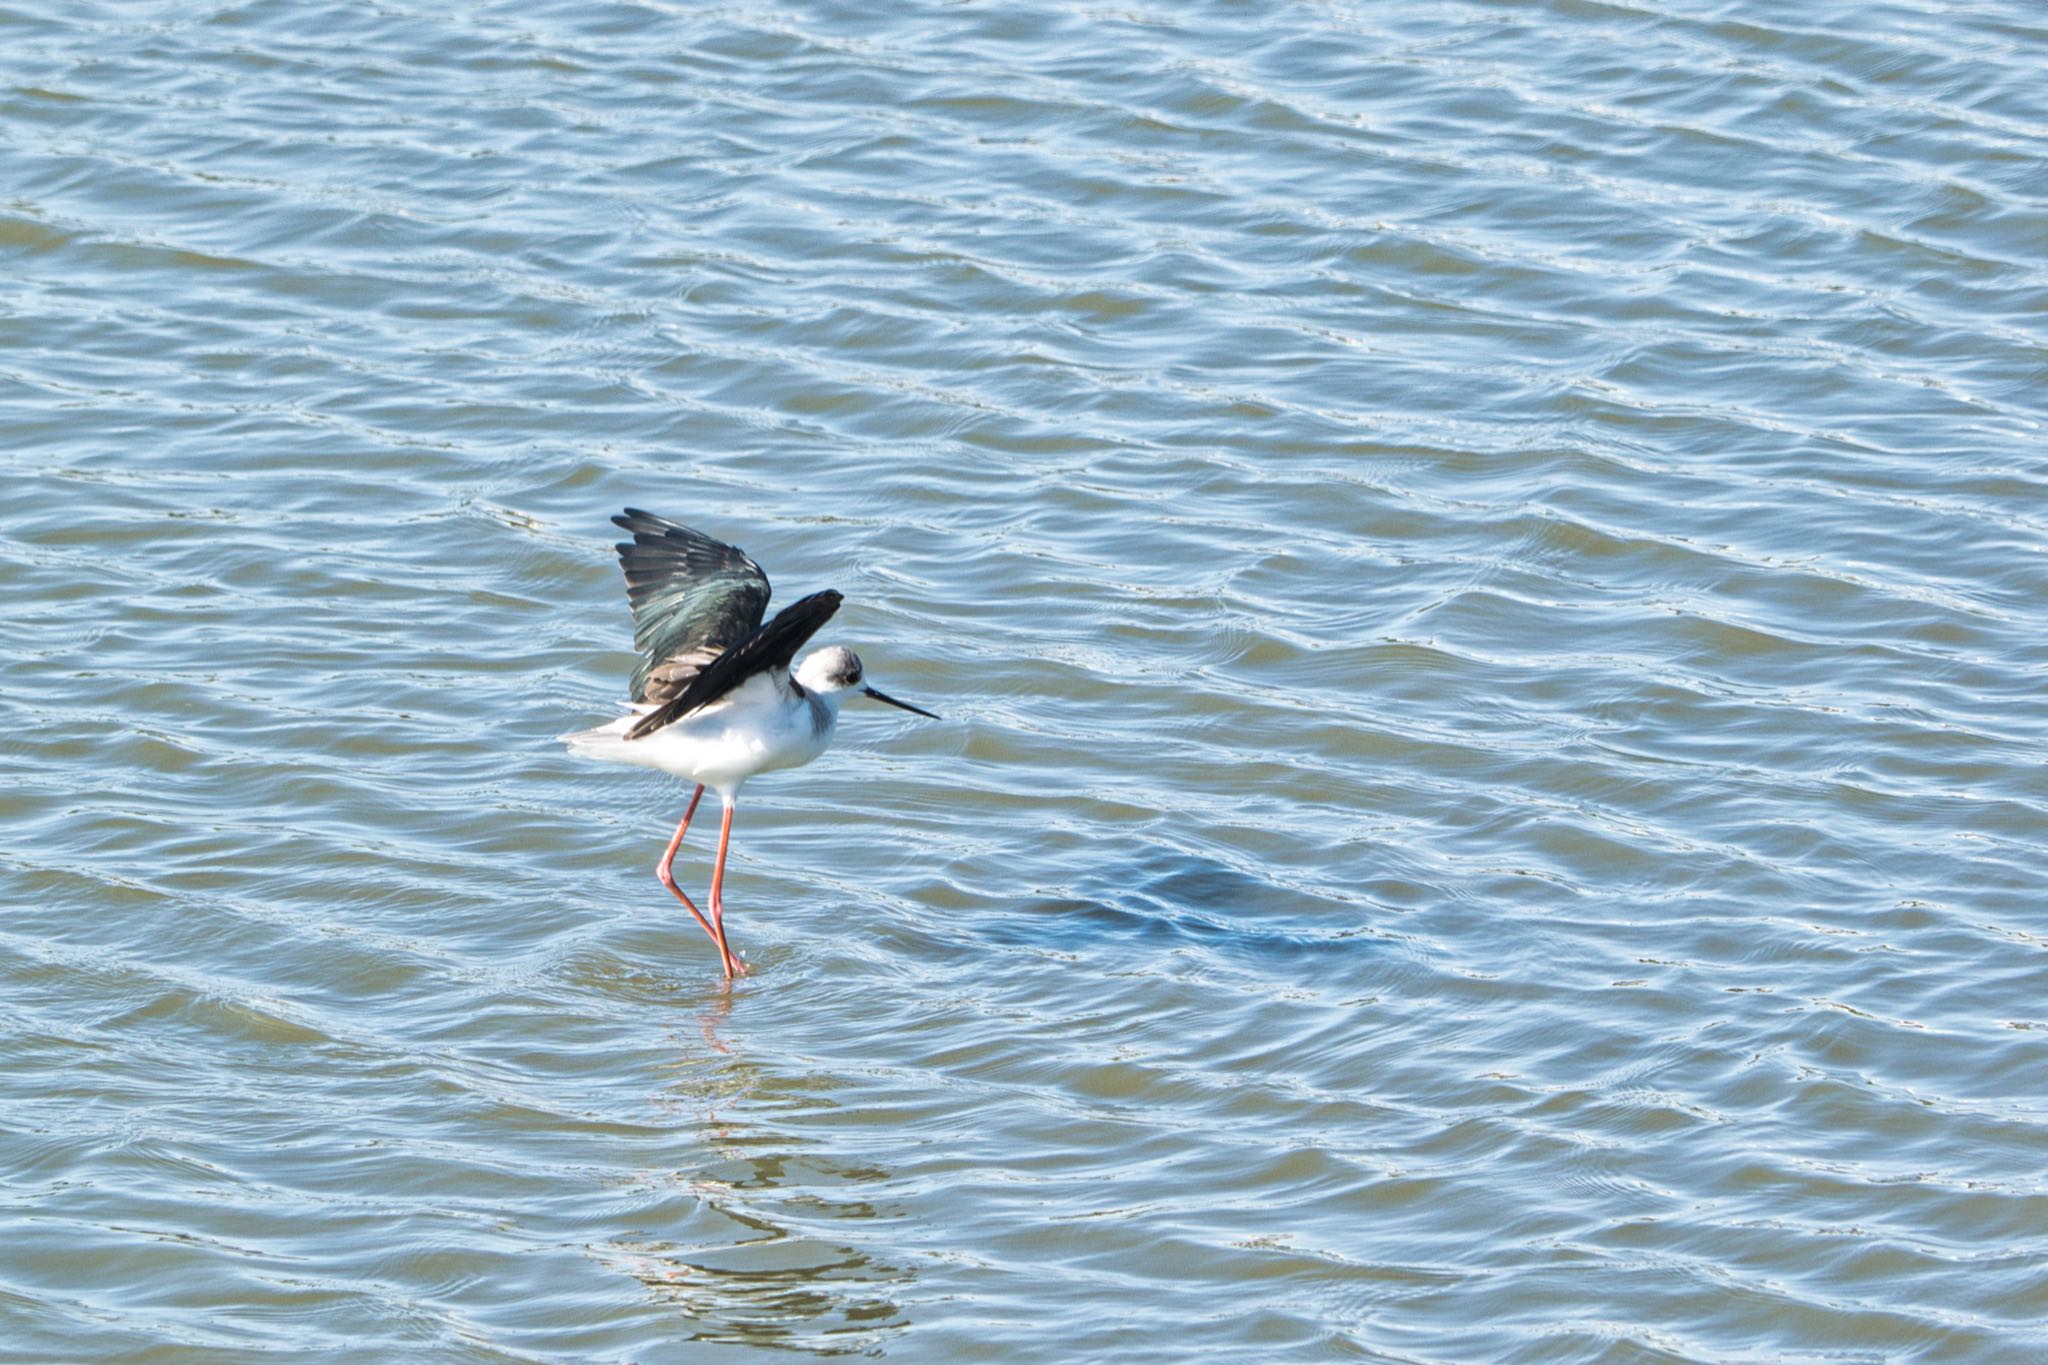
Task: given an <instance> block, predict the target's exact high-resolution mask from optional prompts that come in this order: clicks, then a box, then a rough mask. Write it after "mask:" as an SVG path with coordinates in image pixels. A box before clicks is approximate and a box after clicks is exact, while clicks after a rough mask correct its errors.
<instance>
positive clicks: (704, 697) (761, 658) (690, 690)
mask: <svg viewBox="0 0 2048 1365" xmlns="http://www.w3.org/2000/svg"><path fill="white" fill-rule="evenodd" d="M838 610H839V594H838V593H836V592H834V591H833V590H832V589H830V588H827V589H825V591H823V592H814V593H812V594H811V595H810V596H809V597H805V598H802V599H800V600H798V601H795V602H792V603H790V604H789V605H788V606H786V607H784V608H783V609H782V610H781V611H778V612H776V613H775V619H774V620H773V621H770V622H769V623H768V624H767V625H765V626H763V627H761V628H760V629H759V630H757V631H755V632H754V633H753V634H752V635H749V636H748V637H747V638H746V639H744V640H742V641H740V642H739V643H738V644H736V645H734V646H733V647H732V648H731V649H728V650H726V651H725V652H724V653H723V654H720V655H719V656H718V657H717V658H715V659H713V660H711V662H709V663H707V664H706V665H704V667H703V668H702V669H701V670H699V671H698V673H697V675H696V676H695V677H694V678H692V679H690V685H689V686H688V687H686V688H684V689H683V690H682V692H681V693H679V694H678V695H677V696H675V697H674V698H673V699H671V700H669V701H667V702H665V703H663V704H662V705H661V706H660V707H658V708H657V709H655V710H653V711H650V712H648V713H647V714H646V715H644V716H642V717H641V718H640V719H639V721H638V722H637V723H636V724H635V725H634V726H633V728H632V729H630V730H628V731H627V732H626V738H627V739H640V738H642V737H643V736H646V735H651V734H653V733H654V732H655V731H656V730H659V729H660V728H661V727H662V726H664V725H670V724H673V723H674V722H676V721H679V720H681V719H682V718H683V717H684V716H687V715H689V714H690V713H691V712H693V711H699V710H702V709H703V708H704V707H706V706H709V705H711V703H713V702H715V701H717V700H718V699H719V698H720V697H722V696H724V695H725V694H726V693H728V692H730V691H732V690H733V689H734V688H735V687H738V686H739V685H740V684H741V683H743V682H745V681H746V680H747V679H749V678H751V677H753V676H754V675H755V674H756V673H766V672H767V671H768V670H769V669H771V668H788V667H789V663H790V660H792V659H794V658H796V652H797V651H798V650H799V649H802V648H803V647H804V641H806V640H808V639H810V638H811V637H812V636H813V635H816V634H817V633H818V628H819V627H820V626H822V625H824V624H825V623H826V622H827V621H829V620H831V619H832V613H833V612H835V611H838Z"/></svg>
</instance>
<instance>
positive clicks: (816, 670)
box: [804, 645, 861, 691]
mask: <svg viewBox="0 0 2048 1365" xmlns="http://www.w3.org/2000/svg"><path fill="white" fill-rule="evenodd" d="M804 671H805V672H807V673H809V674H811V676H813V677H815V678H818V679H819V680H820V682H821V683H822V685H823V686H825V687H829V688H831V689H833V690H834V691H837V690H838V689H840V688H842V687H858V686H859V685H860V679H861V671H860V655H858V654H856V653H854V652H853V651H852V650H850V649H848V648H847V647H846V646H845V645H827V646H825V647H824V648H823V649H821V650H819V651H818V661H817V663H816V664H814V665H812V666H811V667H808V668H806V669H805V670H804Z"/></svg>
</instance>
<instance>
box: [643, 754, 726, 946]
mask: <svg viewBox="0 0 2048 1365" xmlns="http://www.w3.org/2000/svg"><path fill="white" fill-rule="evenodd" d="M703 799H704V784H703V783H701V782H700V783H698V784H697V790H696V791H695V792H693V793H692V794H691V796H690V808H689V809H688V810H686V811H684V812H683V822H682V823H681V824H679V825H677V826H676V837H675V838H673V839H671V840H669V841H668V849H667V851H666V852H664V853H663V854H662V855H661V861H660V862H658V863H656V864H655V865H654V875H655V876H657V877H659V878H661V884H662V885H663V886H665V887H667V888H668V889H669V890H671V891H673V892H675V895H676V899H677V900H679V901H681V902H682V903H683V904H684V906H685V907H687V908H688V909H689V912H690V913H691V914H692V915H694V916H696V919H697V923H698V924H700V925H702V926H703V927H704V932H705V933H707V934H709V935H710V936H711V941H712V942H713V943H716V944H718V945H719V947H718V951H719V952H720V953H721V954H722V953H724V951H725V941H724V940H723V939H721V938H720V937H719V935H718V931H717V930H716V929H713V928H712V927H711V921H710V920H708V919H705V918H704V912H703V911H702V910H699V909H698V908H697V906H696V903H695V902H694V901H692V900H691V899H690V898H689V897H688V896H687V895H685V894H683V888H682V887H680V886H677V885H676V874H675V873H674V872H673V871H671V870H670V867H669V865H670V864H671V863H673V862H675V860H676V850H677V849H679V848H681V847H682V846H683V831H684V830H687V829H688V828H689V827H690V817H691V816H693V815H695V814H696V813H697V803H698V802H699V801H701V800H703Z"/></svg>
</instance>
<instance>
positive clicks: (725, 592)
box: [612, 507, 768, 706]
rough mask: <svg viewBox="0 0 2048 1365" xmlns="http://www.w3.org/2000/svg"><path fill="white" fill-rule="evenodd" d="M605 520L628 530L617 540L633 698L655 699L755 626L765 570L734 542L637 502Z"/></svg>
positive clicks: (761, 611) (664, 697)
mask: <svg viewBox="0 0 2048 1365" xmlns="http://www.w3.org/2000/svg"><path fill="white" fill-rule="evenodd" d="M612 521H613V523H614V524H616V525H618V526H621V527H623V528H625V529H626V530H628V531H630V532H632V533H633V538H632V539H631V540H626V541H621V542H619V547H618V548H619V567H620V568H622V569H624V570H625V571H626V597H627V600H628V601H630V602H631V603H632V604H633V648H635V649H637V650H639V651H640V664H639V666H638V667H637V668H635V669H634V670H633V690H632V697H633V700H634V701H637V702H647V703H649V704H651V705H654V706H660V705H661V704H663V703H664V702H667V701H670V700H672V699H673V698H675V697H677V696H679V695H681V694H682V692H683V691H684V690H685V689H686V688H688V687H689V685H690V683H691V682H692V681H693V680H694V679H695V678H696V677H697V675H698V674H699V673H701V672H703V670H704V668H705V667H706V666H707V665H709V664H710V663H711V661H712V660H713V659H716V658H717V657H718V656H719V655H720V654H723V653H724V652H725V651H727V650H729V649H731V648H732V647H733V646H734V645H736V644H738V643H739V642H740V641H742V640H744V639H746V638H747V637H748V636H749V635H752V634H753V633H754V632H755V631H757V630H759V629H760V628H761V618H762V617H763V616H765V615H766V614H767V611H768V575H767V574H765V573H762V572H761V566H760V565H759V564H756V563H755V562H754V561H753V560H751V559H749V558H747V556H746V555H745V553H744V552H742V551H740V550H739V549H737V548H735V547H734V546H731V545H727V544H725V543H724V542H722V541H716V540H713V539H712V538H711V537H710V536H707V535H705V534H704V533H703V532H702V531H693V530H691V529H690V528H689V527H687V526H678V525H677V524H676V523H675V522H672V521H669V520H668V519H667V518H665V517H657V516H655V515H653V514H652V513H648V512H643V511H641V510H640V509H639V508H637V507H628V508H627V509H626V510H625V512H624V513H623V514H621V515H619V516H616V517H613V518H612Z"/></svg>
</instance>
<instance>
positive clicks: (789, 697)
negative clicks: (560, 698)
mask: <svg viewBox="0 0 2048 1365" xmlns="http://www.w3.org/2000/svg"><path fill="white" fill-rule="evenodd" d="M637 719H638V717H631V716H629V717H626V718H625V719H624V720H621V721H615V722H613V724H612V725H609V726H605V727H603V730H602V731H591V732H587V734H588V737H589V738H592V739H595V738H596V737H597V736H598V735H599V734H605V742H602V743H598V744H583V745H577V747H578V748H579V749H581V751H583V752H585V753H587V754H589V756H590V757H593V758H605V759H610V760H612V761H613V762H618V763H633V764H637V765H639V766H641V767H647V768H658V769H660V770H661V771H663V772H666V773H673V774H675V775H676V776H677V777H682V778H687V779H689V780H690V781H692V782H702V783H703V784H704V785H705V786H707V787H711V788H714V789H715V790H717V791H720V792H723V793H727V794H730V793H731V792H734V791H736V790H738V788H739V785H740V783H742V782H744V781H746V780H747V779H748V778H750V777H752V776H753V775H754V774H756V773H765V772H773V771H775V770H776V769H778V768H796V767H801V766H802V765H803V764H806V763H809V762H810V761H811V760H812V759H814V758H816V757H817V756H818V755H819V754H822V753H824V752H825V749H826V746H828V745H829V744H830V743H831V742H832V730H833V728H834V727H833V723H832V722H833V721H834V719H836V718H835V717H834V716H833V715H832V714H831V712H830V710H829V709H827V708H825V707H822V706H816V705H814V704H813V703H811V702H810V701H808V700H807V699H801V698H798V697H796V696H794V695H793V694H791V693H790V692H789V691H788V690H786V685H785V684H781V683H779V682H778V681H777V680H776V679H773V678H770V677H769V676H767V675H766V674H757V675H755V676H754V677H752V678H749V679H748V680H747V681H746V682H744V683H742V684H741V685H740V686H739V687H737V688H735V689H734V690H733V692H732V693H731V695H730V696H729V697H728V698H727V699H726V700H725V701H723V702H721V703H719V704H718V705H715V706H713V707H711V708H710V709H708V710H705V711H700V712H698V713H697V714H696V715H694V716H690V717H689V718H687V719H685V720H680V721H677V722H676V723H675V724H673V725H666V726H663V727H662V728H661V729H659V730H656V731H655V732H654V733H653V734H651V735H648V736H647V737H646V738H644V739H634V740H628V739H626V738H624V731H625V730H626V729H627V728H629V727H630V726H631V724H632V722H633V721H634V720H637ZM584 738H585V736H575V737H572V739H571V743H572V744H576V741H577V740H581V739H584Z"/></svg>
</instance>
